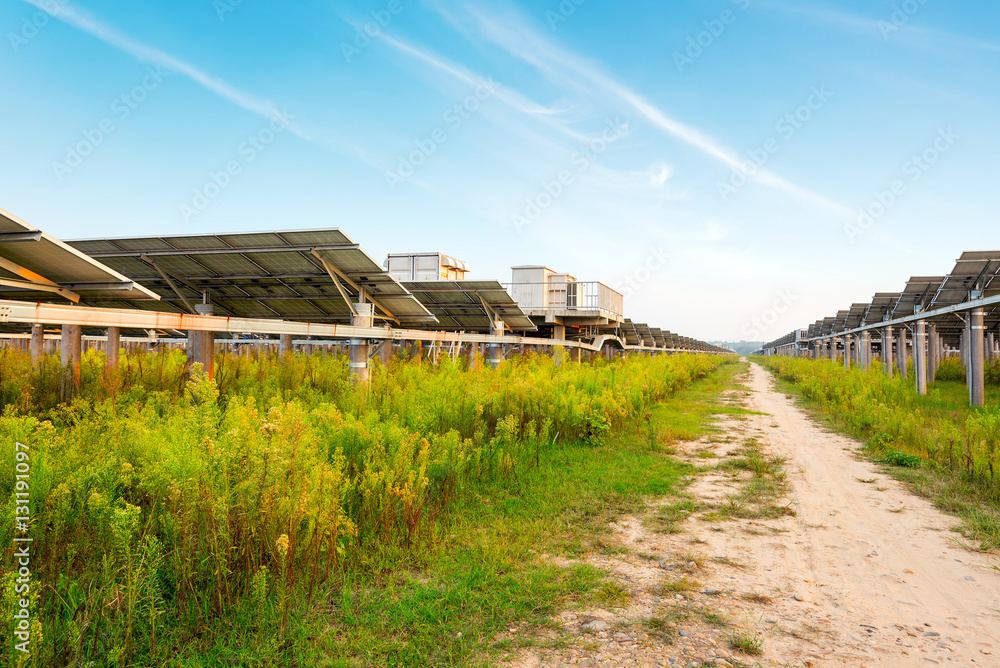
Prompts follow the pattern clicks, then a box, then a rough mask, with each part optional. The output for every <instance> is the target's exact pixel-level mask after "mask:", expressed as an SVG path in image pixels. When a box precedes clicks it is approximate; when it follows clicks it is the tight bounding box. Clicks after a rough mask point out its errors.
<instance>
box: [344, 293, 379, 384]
mask: <svg viewBox="0 0 1000 668" xmlns="http://www.w3.org/2000/svg"><path fill="white" fill-rule="evenodd" d="M354 310H355V311H357V315H352V316H351V326H352V327H371V326H372V323H373V322H374V321H375V307H374V305H372V304H355V305H354ZM368 351H369V343H368V339H351V352H350V360H351V361H350V365H351V382H354V383H367V382H368Z"/></svg>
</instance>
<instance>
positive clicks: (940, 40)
mask: <svg viewBox="0 0 1000 668" xmlns="http://www.w3.org/2000/svg"><path fill="white" fill-rule="evenodd" d="M758 6H760V7H765V8H767V9H772V10H777V11H780V12H784V13H786V14H795V15H798V16H802V17H805V18H806V19H809V20H811V21H814V22H816V23H821V24H823V25H824V26H829V25H836V26H840V27H841V28H846V29H848V30H851V31H852V32H858V33H864V34H866V35H868V36H869V37H872V38H874V39H878V40H879V41H887V39H888V41H899V42H901V43H906V44H907V45H908V46H916V47H924V48H927V47H939V46H945V47H951V48H959V49H972V50H979V51H990V52H993V53H1000V44H996V43H994V42H990V41H987V40H982V39H977V38H975V37H967V36H965V35H957V34H955V33H952V32H948V31H946V30H940V29H938V28H929V27H926V26H921V25H914V24H913V23H912V22H911V17H910V15H908V14H907V15H906V17H907V21H906V23H905V24H900V25H897V24H895V23H893V21H894V16H893V14H892V10H891V8H890V9H885V8H883V13H882V14H881V15H879V16H874V17H871V16H859V15H857V14H848V13H846V12H843V11H840V10H836V9H831V8H829V7H826V6H824V5H819V4H802V3H797V4H789V3H785V2H774V1H772V2H765V3H761V4H760V5H758ZM917 20H919V19H918V18H917V17H915V16H914V17H912V21H917ZM887 30H888V32H886V31H887Z"/></svg>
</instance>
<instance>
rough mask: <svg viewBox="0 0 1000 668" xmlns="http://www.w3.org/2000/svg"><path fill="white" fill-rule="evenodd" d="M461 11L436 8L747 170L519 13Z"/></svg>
mask: <svg viewBox="0 0 1000 668" xmlns="http://www.w3.org/2000/svg"><path fill="white" fill-rule="evenodd" d="M459 5H460V6H461V8H462V12H463V16H462V18H461V19H459V18H458V17H456V15H455V14H454V13H452V12H451V11H449V10H448V9H447V8H445V7H444V6H443V5H441V3H437V4H436V5H435V8H436V9H437V11H438V12H439V13H441V14H442V16H444V17H445V18H446V19H447V20H448V21H449V22H450V23H451V24H452V25H453V26H454V27H455V28H456V29H458V30H460V31H461V32H463V33H465V34H466V35H467V36H468V37H469V38H470V39H472V40H473V41H480V40H483V39H485V40H487V41H489V42H492V43H493V44H495V45H497V46H499V47H500V48H502V49H503V50H505V51H506V52H507V53H509V54H510V55H513V56H515V57H517V58H519V59H521V60H523V61H525V62H527V63H529V64H531V65H533V66H534V67H535V68H536V69H538V70H539V71H541V72H542V73H544V74H545V75H546V76H547V77H549V78H550V80H551V81H552V82H554V83H557V84H559V85H564V86H571V87H573V88H576V89H578V90H584V91H589V92H590V93H591V94H593V88H595V87H596V88H598V89H601V90H602V92H603V93H605V94H610V96H611V97H612V98H613V99H615V100H616V101H617V102H618V103H619V104H623V105H625V106H626V107H628V108H629V109H631V110H632V111H634V112H638V113H639V114H641V115H642V116H643V117H644V118H645V119H646V121H647V122H649V123H650V124H651V125H653V126H654V127H656V128H658V129H659V130H661V131H663V132H664V133H666V134H667V135H669V136H670V137H672V138H674V139H677V140H679V141H681V142H684V143H685V144H688V145H689V146H692V147H694V148H696V149H697V150H699V151H701V152H702V153H704V154H705V155H707V156H709V157H711V158H714V159H715V160H718V161H720V162H722V163H723V164H725V165H727V166H728V167H730V168H731V169H734V170H740V169H741V163H742V160H741V158H740V157H739V155H738V154H737V153H736V152H735V151H732V150H730V149H728V148H726V147H725V146H723V145H722V144H721V143H720V142H718V141H716V140H715V139H713V138H711V137H709V136H708V135H706V134H705V133H703V132H701V131H700V130H698V129H697V128H695V127H693V126H691V125H688V124H686V123H683V122H681V121H678V120H676V119H674V118H672V117H670V116H669V115H668V114H667V113H666V112H664V111H663V110H661V109H659V108H658V107H656V106H655V105H654V104H652V103H651V102H650V101H648V100H647V99H646V98H644V97H643V96H642V95H641V94H639V93H638V92H636V91H634V90H632V89H630V88H629V87H627V86H625V85H624V84H622V83H619V82H618V81H616V80H614V79H613V78H611V77H610V76H608V75H607V74H605V73H604V72H603V70H602V69H601V68H600V67H599V66H597V65H596V64H593V63H591V62H589V61H588V60H586V59H585V58H583V57H581V56H579V55H577V54H575V53H572V52H570V51H568V50H566V49H564V48H562V47H560V46H559V45H557V44H556V43H555V42H554V41H553V40H552V39H551V38H549V37H546V36H543V35H541V34H540V33H539V32H538V31H537V30H535V29H534V28H533V27H531V25H530V24H529V23H528V21H526V20H524V19H523V17H522V16H521V15H520V14H519V12H517V11H516V10H514V9H513V8H508V9H507V10H506V11H505V12H504V15H503V17H502V20H498V19H497V18H494V16H491V15H487V14H485V13H484V12H482V11H481V10H480V9H479V8H478V7H477V6H473V5H472V4H471V3H467V2H460V3H459ZM752 180H754V181H756V182H757V183H759V184H761V185H764V186H767V187H769V188H772V189H775V190H778V191H782V192H785V193H787V194H790V195H793V196H795V197H797V198H799V199H802V200H805V201H807V202H810V203H812V204H814V205H817V206H819V207H821V208H824V209H826V210H827V211H830V212H831V213H834V214H836V215H838V216H853V215H854V214H853V212H852V211H851V210H850V209H849V208H848V207H846V206H843V205H841V204H838V203H836V202H834V201H832V200H830V199H828V198H826V197H824V196H823V195H821V194H818V193H815V192H812V191H811V190H808V189H806V188H803V187H801V186H798V185H796V184H794V183H792V182H790V181H788V180H787V179H785V178H783V177H781V176H779V175H777V174H775V173H773V172H771V171H768V170H766V169H760V170H758V171H757V173H756V174H755V175H754V176H753V177H752Z"/></svg>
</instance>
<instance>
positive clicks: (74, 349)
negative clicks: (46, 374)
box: [60, 325, 83, 398]
mask: <svg viewBox="0 0 1000 668" xmlns="http://www.w3.org/2000/svg"><path fill="white" fill-rule="evenodd" d="M82 337H83V328H82V327H80V325H63V326H62V339H61V342H60V343H61V346H60V348H61V353H62V356H61V360H62V366H63V385H62V392H63V398H68V397H70V396H72V395H73V394H74V392H75V390H76V388H78V387H80V355H81V352H82V351H81V346H82V343H83V339H82Z"/></svg>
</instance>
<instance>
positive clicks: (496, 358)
mask: <svg viewBox="0 0 1000 668" xmlns="http://www.w3.org/2000/svg"><path fill="white" fill-rule="evenodd" d="M490 334H491V335H492V336H503V321H502V320H497V321H495V322H493V323H492V324H491V325H490ZM489 347H490V364H491V365H492V366H493V368H494V369H496V368H497V367H499V366H500V363H501V362H503V344H502V343H490V344H489Z"/></svg>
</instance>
